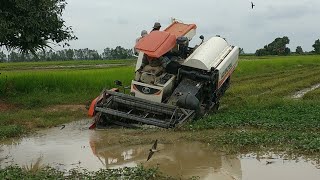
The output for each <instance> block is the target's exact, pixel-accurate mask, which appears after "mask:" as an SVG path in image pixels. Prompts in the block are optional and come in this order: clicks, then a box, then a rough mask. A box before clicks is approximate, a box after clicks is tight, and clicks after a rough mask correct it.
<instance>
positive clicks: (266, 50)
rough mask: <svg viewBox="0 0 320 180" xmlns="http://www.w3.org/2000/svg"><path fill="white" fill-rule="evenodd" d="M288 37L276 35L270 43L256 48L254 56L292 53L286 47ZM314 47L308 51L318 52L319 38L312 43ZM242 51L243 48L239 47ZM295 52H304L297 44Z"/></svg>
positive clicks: (288, 40)
mask: <svg viewBox="0 0 320 180" xmlns="http://www.w3.org/2000/svg"><path fill="white" fill-rule="evenodd" d="M289 42H290V39H289V38H288V37H287V36H284V37H282V38H280V37H278V38H276V39H275V40H274V41H272V42H271V43H270V44H267V45H265V46H264V47H263V48H261V49H258V50H256V52H255V55H256V56H267V55H278V56H286V55H289V54H292V52H291V50H290V48H288V47H287V45H288V44H289ZM312 47H313V48H314V50H313V51H311V52H308V53H311V54H320V40H319V39H318V40H316V41H315V42H314V44H313V45H312ZM241 50H242V51H241V52H243V49H241ZM295 53H296V54H305V53H306V52H304V51H303V49H302V47H301V46H297V48H296V50H295Z"/></svg>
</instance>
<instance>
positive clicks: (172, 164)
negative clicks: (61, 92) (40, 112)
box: [0, 120, 320, 180]
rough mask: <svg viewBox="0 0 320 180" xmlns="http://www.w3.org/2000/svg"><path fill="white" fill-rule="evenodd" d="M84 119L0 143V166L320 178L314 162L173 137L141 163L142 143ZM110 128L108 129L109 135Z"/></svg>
mask: <svg viewBox="0 0 320 180" xmlns="http://www.w3.org/2000/svg"><path fill="white" fill-rule="evenodd" d="M88 125H89V121H88V120H84V121H79V122H74V123H71V124H67V125H66V127H65V128H64V129H62V130H60V127H56V128H51V129H49V130H45V131H40V132H39V133H37V135H33V136H31V137H26V138H22V139H19V140H13V141H9V142H5V143H3V144H2V145H0V166H1V167H5V166H8V165H11V164H18V165H20V166H23V167H25V168H27V169H32V168H39V167H42V166H45V165H50V166H52V167H55V168H58V169H62V170H68V169H71V168H77V167H83V168H87V169H89V170H98V169H100V168H119V167H125V166H127V167H133V166H137V165H138V164H143V165H144V166H146V167H152V166H159V168H160V170H161V171H162V172H164V173H165V174H168V175H171V176H175V177H182V178H184V177H191V176H199V177H200V178H201V179H222V180H229V179H230V180H232V179H262V180H263V179H291V180H292V179H297V180H298V179H299V180H300V179H310V180H312V179H317V180H318V179H320V169H319V168H320V167H319V164H317V163H316V162H312V161H305V160H304V159H299V160H298V161H297V160H286V159H283V158H280V157H279V156H277V155H275V154H272V153H270V154H268V155H265V156H255V155H250V154H248V155H240V156H238V155H224V154H221V153H218V152H215V151H214V149H212V148H210V147H209V146H208V145H206V144H201V143H197V142H193V143H190V142H183V141H182V142H181V141H177V142H176V143H172V144H162V143H161V141H159V143H158V149H159V150H160V151H159V152H156V153H155V154H154V155H153V157H152V158H151V159H150V160H149V161H148V162H146V159H147V156H148V150H149V148H150V147H151V145H152V144H147V145H136V146H126V145H109V144H110V141H111V140H110V139H112V138H116V137H115V136H122V135H121V134H118V135H116V134H115V132H116V131H117V130H108V131H91V130H87V127H88ZM110 132H111V133H110Z"/></svg>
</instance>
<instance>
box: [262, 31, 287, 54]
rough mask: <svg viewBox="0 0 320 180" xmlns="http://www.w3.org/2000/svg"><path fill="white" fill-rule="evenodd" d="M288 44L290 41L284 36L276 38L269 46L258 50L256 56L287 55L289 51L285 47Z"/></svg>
mask: <svg viewBox="0 0 320 180" xmlns="http://www.w3.org/2000/svg"><path fill="white" fill-rule="evenodd" d="M289 42H290V40H289V38H288V37H287V36H284V37H282V38H280V37H278V38H276V39H275V40H274V41H273V42H271V43H270V44H268V45H265V46H264V48H262V49H258V50H257V51H256V55H257V56H265V55H289V54H290V52H291V51H290V49H289V48H288V47H286V45H287V44H289Z"/></svg>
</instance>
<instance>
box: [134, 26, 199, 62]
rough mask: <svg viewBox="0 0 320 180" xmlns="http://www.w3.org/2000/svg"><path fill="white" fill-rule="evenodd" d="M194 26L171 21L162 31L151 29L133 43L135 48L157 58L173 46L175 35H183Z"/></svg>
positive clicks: (194, 27)
mask: <svg viewBox="0 0 320 180" xmlns="http://www.w3.org/2000/svg"><path fill="white" fill-rule="evenodd" d="M196 28H197V26H196V25H195V24H183V23H179V22H173V23H172V24H171V25H170V26H168V27H167V28H166V29H165V30H164V31H152V32H151V33H150V34H148V35H147V36H145V37H143V38H142V39H141V40H139V42H138V43H137V44H136V45H135V48H136V49H138V50H139V51H142V52H144V53H145V54H146V55H148V56H149V57H154V58H159V57H160V56H162V55H164V54H165V53H167V52H169V51H170V50H171V49H172V48H174V46H175V45H176V39H177V37H180V36H184V35H186V34H187V33H188V32H189V31H191V30H192V29H196Z"/></svg>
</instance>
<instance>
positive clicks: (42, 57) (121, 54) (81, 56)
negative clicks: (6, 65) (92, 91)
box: [0, 46, 133, 62]
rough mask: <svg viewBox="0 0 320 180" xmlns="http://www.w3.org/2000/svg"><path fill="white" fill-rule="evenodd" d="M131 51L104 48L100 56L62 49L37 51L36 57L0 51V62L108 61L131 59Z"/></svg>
mask: <svg viewBox="0 0 320 180" xmlns="http://www.w3.org/2000/svg"><path fill="white" fill-rule="evenodd" d="M131 58H133V52H132V49H125V48H123V47H121V46H117V47H116V48H109V47H107V48H105V49H104V50H103V52H102V53H101V54H99V53H98V51H97V50H92V49H88V48H85V49H63V50H59V51H53V50H51V49H50V50H49V51H46V50H44V51H39V52H38V53H37V55H34V54H33V53H30V52H16V51H11V52H9V54H8V55H7V54H5V53H4V52H3V51H0V62H28V61H67V60H100V59H103V60H110V59H131Z"/></svg>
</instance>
